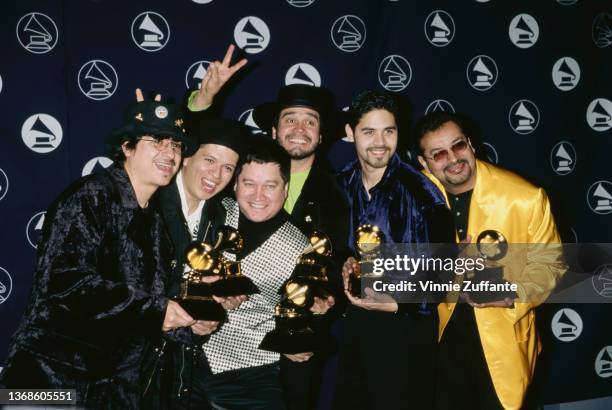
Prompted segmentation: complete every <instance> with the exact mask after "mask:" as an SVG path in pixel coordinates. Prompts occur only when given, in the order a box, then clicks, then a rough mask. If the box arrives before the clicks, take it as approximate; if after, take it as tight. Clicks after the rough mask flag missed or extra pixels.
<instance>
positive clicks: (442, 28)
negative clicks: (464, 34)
mask: <svg viewBox="0 0 612 410" xmlns="http://www.w3.org/2000/svg"><path fill="white" fill-rule="evenodd" d="M425 37H427V40H428V41H429V42H430V43H431V44H432V45H434V46H436V47H444V46H446V45H448V44H450V42H451V41H453V37H455V21H454V20H453V18H452V17H451V15H450V14H448V13H447V12H445V11H444V10H436V11H433V12H432V13H431V14H429V16H427V18H426V19H425Z"/></svg>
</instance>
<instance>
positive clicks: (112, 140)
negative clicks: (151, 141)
mask: <svg viewBox="0 0 612 410" xmlns="http://www.w3.org/2000/svg"><path fill="white" fill-rule="evenodd" d="M184 118H185V115H184V112H183V110H182V109H181V108H180V107H179V106H177V105H176V104H171V103H165V102H159V101H140V102H135V103H132V104H130V105H129V106H128V108H127V109H126V111H125V115H124V123H123V126H122V127H120V128H118V129H116V130H114V131H113V132H112V133H111V134H110V135H109V136H108V138H107V139H106V144H107V145H108V146H111V147H113V146H117V145H121V144H122V143H123V142H124V141H125V140H126V138H130V137H139V136H142V135H151V136H153V137H156V138H172V139H173V140H175V141H180V142H181V143H182V144H183V146H184V147H185V149H184V150H183V156H184V157H188V156H191V155H193V153H194V152H195V151H196V150H197V147H198V145H197V144H196V142H195V141H194V139H193V138H191V137H190V136H189V135H188V134H187V132H186V129H185V127H184V125H185V124H184V122H185V120H184Z"/></svg>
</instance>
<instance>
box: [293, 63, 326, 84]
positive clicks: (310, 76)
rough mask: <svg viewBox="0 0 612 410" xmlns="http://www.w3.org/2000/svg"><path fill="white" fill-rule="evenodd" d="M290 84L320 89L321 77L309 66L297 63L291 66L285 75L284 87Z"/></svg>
mask: <svg viewBox="0 0 612 410" xmlns="http://www.w3.org/2000/svg"><path fill="white" fill-rule="evenodd" d="M291 84H306V85H312V86H315V87H320V86H321V75H320V74H319V72H318V71H317V69H316V68H314V67H313V66H311V65H310V64H307V63H298V64H295V65H293V66H291V68H290V69H289V70H287V74H286V75H285V85H291Z"/></svg>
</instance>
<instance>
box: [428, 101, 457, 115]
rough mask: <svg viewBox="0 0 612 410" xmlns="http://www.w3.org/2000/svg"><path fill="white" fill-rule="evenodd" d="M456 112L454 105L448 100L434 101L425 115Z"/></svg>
mask: <svg viewBox="0 0 612 410" xmlns="http://www.w3.org/2000/svg"><path fill="white" fill-rule="evenodd" d="M441 111H442V112H455V108H454V107H453V105H452V104H451V103H450V102H448V101H446V100H442V99H440V100H433V101H432V102H430V103H429V105H428V106H427V108H426V109H425V115H427V114H429V113H430V112H441Z"/></svg>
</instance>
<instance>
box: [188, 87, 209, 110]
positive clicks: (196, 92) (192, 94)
mask: <svg viewBox="0 0 612 410" xmlns="http://www.w3.org/2000/svg"><path fill="white" fill-rule="evenodd" d="M196 95H198V90H194V91H192V92H191V94H189V98H188V99H187V109H189V111H192V112H198V111H204V110H207V109H208V108H210V105H208V106H206V107H204V108H200V109H196V108H195V107H194V106H193V100H194V99H195V97H196Z"/></svg>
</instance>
